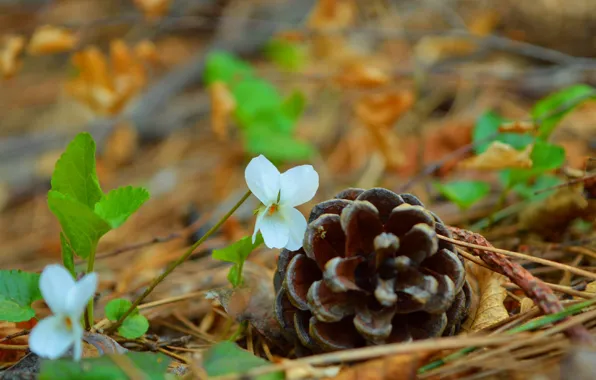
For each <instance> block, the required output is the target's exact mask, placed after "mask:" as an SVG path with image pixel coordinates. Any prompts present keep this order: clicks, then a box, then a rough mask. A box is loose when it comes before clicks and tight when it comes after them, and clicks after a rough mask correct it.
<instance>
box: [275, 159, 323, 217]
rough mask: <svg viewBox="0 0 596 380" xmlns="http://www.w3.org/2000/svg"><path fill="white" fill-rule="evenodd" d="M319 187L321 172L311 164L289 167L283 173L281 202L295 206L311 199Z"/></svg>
mask: <svg viewBox="0 0 596 380" xmlns="http://www.w3.org/2000/svg"><path fill="white" fill-rule="evenodd" d="M318 188H319V174H318V173H317V172H316V171H315V169H314V168H313V167H312V166H311V165H301V166H296V167H295V168H292V169H289V170H288V171H286V172H284V173H283V174H282V175H281V179H280V202H279V203H280V204H283V205H284V206H290V207H295V206H298V205H301V204H303V203H306V202H308V201H310V200H311V199H312V198H313V197H314V196H315V194H316V192H317V189H318Z"/></svg>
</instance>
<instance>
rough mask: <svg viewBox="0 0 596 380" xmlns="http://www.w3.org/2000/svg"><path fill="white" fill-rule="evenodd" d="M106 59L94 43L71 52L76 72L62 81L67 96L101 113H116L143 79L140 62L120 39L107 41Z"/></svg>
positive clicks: (137, 90) (137, 91) (144, 79)
mask: <svg viewBox="0 0 596 380" xmlns="http://www.w3.org/2000/svg"><path fill="white" fill-rule="evenodd" d="M109 60H110V63H109V64H108V58H107V57H106V55H105V54H103V53H102V52H101V51H100V50H99V49H98V48H97V47H95V46H90V47H88V48H86V49H84V50H82V51H80V52H78V53H76V54H74V55H73V56H72V58H71V61H72V64H73V65H74V66H75V67H76V68H77V69H78V71H79V75H78V76H77V77H76V78H74V79H72V80H71V81H69V82H68V83H67V84H66V90H67V91H68V93H69V94H70V95H71V96H73V97H74V98H76V99H77V100H79V101H80V102H81V103H83V104H86V105H87V106H88V107H90V108H91V109H92V110H93V111H94V112H96V113H98V114H102V115H114V114H117V113H119V112H120V111H121V110H122V109H123V108H124V107H126V105H127V104H128V103H129V102H130V100H131V99H132V98H133V97H134V96H136V95H137V94H138V93H139V92H140V91H141V90H142V89H143V87H144V86H145V85H146V83H147V73H146V68H145V66H144V64H143V62H142V61H141V60H140V59H139V57H138V56H137V54H134V53H133V52H132V51H131V50H130V49H129V47H128V46H127V45H126V44H125V43H124V42H123V41H121V40H114V41H111V43H110V56H109Z"/></svg>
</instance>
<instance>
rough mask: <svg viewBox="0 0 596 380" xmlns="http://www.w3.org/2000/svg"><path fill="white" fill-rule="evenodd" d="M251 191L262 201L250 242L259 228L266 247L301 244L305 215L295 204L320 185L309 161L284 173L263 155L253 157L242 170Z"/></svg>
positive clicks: (309, 195) (308, 196) (306, 198)
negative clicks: (308, 163)
mask: <svg viewBox="0 0 596 380" xmlns="http://www.w3.org/2000/svg"><path fill="white" fill-rule="evenodd" d="M244 177H245V178H246V183H247V184H248V188H249V189H250V191H251V192H252V193H253V194H254V195H255V196H256V197H257V198H259V200H260V201H261V202H262V203H263V206H262V207H260V208H259V210H258V213H257V222H256V224H255V232H254V234H253V236H252V241H253V243H254V242H255V238H256V236H257V232H258V231H259V230H260V231H261V234H262V235H263V240H264V241H265V245H267V247H269V248H287V249H289V250H292V251H295V250H297V249H299V248H300V247H302V240H303V239H304V232H305V231H306V219H305V218H304V215H302V214H301V213H300V211H298V210H296V209H295V208H294V207H296V206H298V205H301V204H303V203H306V202H308V201H310V200H311V199H312V198H313V197H314V196H315V193H316V192H317V189H318V188H319V175H318V174H317V172H316V171H315V169H314V168H313V167H312V166H311V165H302V166H296V167H295V168H292V169H290V170H288V171H286V172H285V173H283V174H280V173H279V170H277V168H276V167H275V166H274V165H273V164H272V163H271V162H270V161H269V160H268V159H267V158H265V157H264V156H263V155H260V156H259V157H255V158H253V159H252V160H251V161H250V163H249V164H248V166H247V167H246V171H245V172H244Z"/></svg>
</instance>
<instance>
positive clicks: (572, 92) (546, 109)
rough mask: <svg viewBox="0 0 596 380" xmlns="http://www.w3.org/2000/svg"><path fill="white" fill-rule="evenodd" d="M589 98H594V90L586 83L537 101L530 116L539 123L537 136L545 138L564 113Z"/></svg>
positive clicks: (595, 95) (595, 92) (595, 96)
mask: <svg viewBox="0 0 596 380" xmlns="http://www.w3.org/2000/svg"><path fill="white" fill-rule="evenodd" d="M590 99H592V100H593V99H596V90H595V89H594V88H592V87H590V86H588V85H585V84H578V85H575V86H571V87H568V88H565V89H563V90H561V91H558V92H555V93H554V94H551V95H549V96H547V97H546V98H544V99H542V100H540V101H538V102H537V103H536V104H535V105H534V107H533V109H532V117H533V118H534V120H536V121H537V122H538V123H539V124H540V128H539V129H538V136H539V137H540V138H542V139H547V138H548V137H549V136H550V135H551V133H553V131H554V130H555V128H556V127H557V125H558V124H559V122H560V121H561V120H562V119H563V117H565V115H567V114H568V113H569V112H571V111H573V109H575V108H576V107H577V106H578V105H580V104H582V103H583V102H585V101H587V100H590Z"/></svg>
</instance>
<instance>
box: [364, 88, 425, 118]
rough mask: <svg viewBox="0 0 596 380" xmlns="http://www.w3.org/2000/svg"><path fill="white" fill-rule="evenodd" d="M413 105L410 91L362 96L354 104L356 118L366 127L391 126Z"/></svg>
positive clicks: (412, 95) (412, 96)
mask: <svg viewBox="0 0 596 380" xmlns="http://www.w3.org/2000/svg"><path fill="white" fill-rule="evenodd" d="M413 104H414V94H413V93H412V92H411V91H408V90H403V91H399V92H398V91H395V92H388V93H382V94H370V95H363V96H362V97H361V98H360V99H359V100H358V103H357V104H356V116H357V117H358V119H360V121H362V122H363V123H364V124H367V125H382V126H387V127H390V126H392V125H393V124H394V123H395V122H396V121H397V120H398V119H399V118H400V116H402V115H403V114H404V113H405V112H406V111H407V110H409V109H410V108H411V107H412V105H413Z"/></svg>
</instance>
